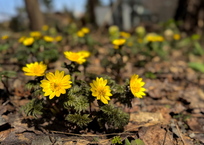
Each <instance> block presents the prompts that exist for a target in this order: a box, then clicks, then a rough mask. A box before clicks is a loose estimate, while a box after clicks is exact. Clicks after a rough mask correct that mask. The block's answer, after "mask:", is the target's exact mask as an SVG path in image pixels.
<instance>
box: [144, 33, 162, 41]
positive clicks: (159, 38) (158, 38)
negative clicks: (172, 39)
mask: <svg viewBox="0 0 204 145" xmlns="http://www.w3.org/2000/svg"><path fill="white" fill-rule="evenodd" d="M145 41H146V42H162V41H164V37H163V36H160V35H157V34H155V33H149V34H147V35H146V37H145Z"/></svg>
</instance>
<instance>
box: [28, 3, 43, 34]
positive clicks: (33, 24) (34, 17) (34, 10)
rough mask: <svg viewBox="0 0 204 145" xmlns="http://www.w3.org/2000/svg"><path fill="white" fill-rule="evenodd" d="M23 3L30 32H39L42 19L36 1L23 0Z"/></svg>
mask: <svg viewBox="0 0 204 145" xmlns="http://www.w3.org/2000/svg"><path fill="white" fill-rule="evenodd" d="M24 2H25V7H26V11H27V14H28V18H29V27H30V29H31V30H32V31H37V30H41V29H42V26H43V25H44V19H43V15H42V12H41V10H40V5H39V3H38V0H24Z"/></svg>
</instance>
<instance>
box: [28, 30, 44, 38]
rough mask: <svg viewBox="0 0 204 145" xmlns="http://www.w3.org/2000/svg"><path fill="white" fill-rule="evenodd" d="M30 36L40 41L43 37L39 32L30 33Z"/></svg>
mask: <svg viewBox="0 0 204 145" xmlns="http://www.w3.org/2000/svg"><path fill="white" fill-rule="evenodd" d="M30 36H31V37H34V38H37V39H38V38H40V37H41V36H42V35H41V33H40V32H39V31H33V32H30Z"/></svg>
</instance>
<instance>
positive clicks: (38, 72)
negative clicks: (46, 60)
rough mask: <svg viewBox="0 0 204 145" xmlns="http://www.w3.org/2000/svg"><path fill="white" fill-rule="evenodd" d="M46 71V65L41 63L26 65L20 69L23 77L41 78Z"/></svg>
mask: <svg viewBox="0 0 204 145" xmlns="http://www.w3.org/2000/svg"><path fill="white" fill-rule="evenodd" d="M46 69H47V65H45V64H43V63H42V62H40V63H38V62H35V63H30V64H26V67H23V68H22V70H23V71H24V73H25V75H27V76H43V75H44V73H45V71H46Z"/></svg>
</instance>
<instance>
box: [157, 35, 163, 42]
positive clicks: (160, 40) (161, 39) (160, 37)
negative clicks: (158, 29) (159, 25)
mask: <svg viewBox="0 0 204 145" xmlns="http://www.w3.org/2000/svg"><path fill="white" fill-rule="evenodd" d="M156 41H159V42H162V41H164V37H162V36H157V37H156Z"/></svg>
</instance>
